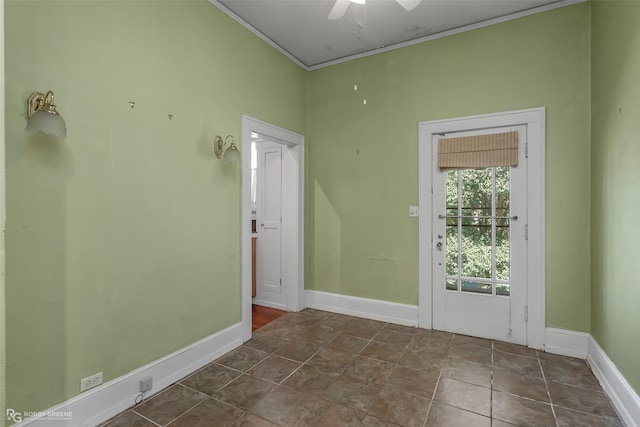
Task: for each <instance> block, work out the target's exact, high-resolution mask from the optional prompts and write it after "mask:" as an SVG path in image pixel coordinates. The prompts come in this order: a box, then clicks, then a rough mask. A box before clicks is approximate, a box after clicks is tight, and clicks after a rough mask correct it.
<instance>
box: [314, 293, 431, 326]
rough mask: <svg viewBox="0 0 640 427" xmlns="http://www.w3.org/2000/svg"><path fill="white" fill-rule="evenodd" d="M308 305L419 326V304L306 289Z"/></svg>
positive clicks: (367, 317)
mask: <svg viewBox="0 0 640 427" xmlns="http://www.w3.org/2000/svg"><path fill="white" fill-rule="evenodd" d="M304 295H305V300H306V302H307V307H309V308H315V309H317V310H324V311H330V312H333V313H340V314H347V315H349V316H356V317H363V318H365V319H371V320H379V321H382V322H388V323H395V324H397V325H405V326H418V306H415V305H409V304H400V303H397V302H389V301H383V300H378V299H371V298H361V297H353V296H349V295H341V294H333V293H329V292H321V291H305V292H304Z"/></svg>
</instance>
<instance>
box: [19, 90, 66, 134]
mask: <svg viewBox="0 0 640 427" xmlns="http://www.w3.org/2000/svg"><path fill="white" fill-rule="evenodd" d="M54 99H55V95H54V94H53V92H52V91H49V92H47V93H46V94H45V93H42V92H33V94H32V95H31V96H30V97H29V99H28V100H27V114H28V117H29V121H28V122H27V127H26V128H25V129H24V130H25V131H27V132H29V133H43V134H45V135H53V136H54V137H56V138H60V139H65V138H66V137H67V125H66V124H65V122H64V119H63V118H62V117H61V116H60V114H58V111H57V110H56V104H55V103H54Z"/></svg>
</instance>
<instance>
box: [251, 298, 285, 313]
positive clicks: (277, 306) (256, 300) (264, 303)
mask: <svg viewBox="0 0 640 427" xmlns="http://www.w3.org/2000/svg"><path fill="white" fill-rule="evenodd" d="M251 303H252V304H255V305H261V306H263V307H269V308H275V309H277V310H284V311H287V306H286V305H284V304H280V303H276V302H270V301H265V300H261V299H259V298H258V297H254V298H253V299H252V300H251Z"/></svg>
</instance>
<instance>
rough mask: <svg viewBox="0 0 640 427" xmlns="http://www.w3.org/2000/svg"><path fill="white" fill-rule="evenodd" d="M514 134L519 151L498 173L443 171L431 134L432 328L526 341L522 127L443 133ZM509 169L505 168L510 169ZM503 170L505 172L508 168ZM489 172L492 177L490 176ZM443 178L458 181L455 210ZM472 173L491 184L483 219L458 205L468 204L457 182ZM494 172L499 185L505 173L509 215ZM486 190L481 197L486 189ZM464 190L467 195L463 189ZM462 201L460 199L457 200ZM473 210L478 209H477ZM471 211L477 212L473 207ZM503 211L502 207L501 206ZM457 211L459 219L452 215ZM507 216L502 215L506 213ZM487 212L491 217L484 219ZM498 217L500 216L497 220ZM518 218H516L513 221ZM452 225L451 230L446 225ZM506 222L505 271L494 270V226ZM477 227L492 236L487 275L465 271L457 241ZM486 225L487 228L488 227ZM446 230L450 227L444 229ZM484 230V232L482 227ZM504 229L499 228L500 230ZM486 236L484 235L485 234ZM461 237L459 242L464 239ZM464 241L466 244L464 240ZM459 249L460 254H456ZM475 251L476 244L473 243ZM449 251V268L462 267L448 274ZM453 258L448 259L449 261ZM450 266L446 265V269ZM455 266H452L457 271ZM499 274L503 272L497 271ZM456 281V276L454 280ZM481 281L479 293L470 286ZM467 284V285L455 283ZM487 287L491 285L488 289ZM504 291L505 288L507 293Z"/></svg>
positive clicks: (524, 159) (463, 134) (524, 191)
mask: <svg viewBox="0 0 640 427" xmlns="http://www.w3.org/2000/svg"><path fill="white" fill-rule="evenodd" d="M512 131H517V132H518V139H519V141H520V144H519V149H518V166H517V167H514V168H507V169H506V170H505V168H502V169H501V170H502V171H503V173H502V174H498V173H496V172H495V169H494V168H485V169H480V170H467V171H466V172H465V171H460V173H458V171H450V172H447V171H442V170H440V168H438V166H437V158H438V142H439V140H440V139H441V138H443V136H442V135H433V137H432V151H433V157H432V161H433V165H432V166H431V170H432V183H433V196H432V197H433V205H432V208H433V212H432V214H431V218H432V230H433V234H434V236H435V238H434V241H433V244H434V247H435V250H434V251H433V261H432V272H433V277H432V283H433V328H434V329H438V330H446V331H449V332H456V333H461V334H465V335H472V336H478V337H482V338H489V339H498V340H501V341H507V342H513V343H517V344H526V342H527V339H526V338H527V337H526V334H527V330H526V322H525V317H524V315H518V314H519V313H524V312H525V310H526V308H525V306H526V304H527V295H526V249H527V242H526V240H525V224H526V222H527V217H526V214H527V206H526V203H527V197H526V194H527V181H526V176H527V159H526V158H525V141H526V127H525V126H517V127H506V128H494V129H482V130H475V131H470V132H456V133H455V134H447V135H446V136H447V137H450V136H455V137H464V136H476V135H483V134H494V133H502V132H512ZM509 169H510V170H509ZM507 171H508V172H507ZM494 175H495V176H496V178H495V179H494V178H493V177H494ZM447 176H449V179H452V178H454V177H455V178H456V180H455V181H454V182H456V181H457V183H458V186H459V188H458V190H459V193H458V197H460V200H459V201H458V203H455V205H456V206H457V211H456V212H454V211H452V210H451V209H447V207H448V206H446V194H445V189H446V182H447ZM465 176H466V177H469V178H470V177H473V176H485V177H487V178H488V177H490V176H491V177H492V179H494V184H493V185H492V190H490V191H489V193H491V198H490V199H491V201H490V203H489V205H487V206H485V207H484V209H481V211H482V213H481V214H479V215H482V216H485V218H484V219H483V220H477V219H476V218H469V213H470V212H471V211H472V209H470V208H466V209H465V208H463V206H465V205H466V204H467V203H468V202H465V201H463V200H462V199H466V198H465V197H464V195H463V193H465V192H464V191H463V187H464V186H463V185H462V183H463V182H464V180H463V179H462V177H465ZM497 176H501V177H502V178H503V179H501V180H500V181H501V182H502V183H504V182H505V181H506V179H505V178H506V176H508V181H507V182H508V183H509V191H508V194H509V198H508V201H509V203H508V215H507V214H504V213H499V212H498V206H497V200H496V199H497V197H496V193H495V191H496V186H497V183H496V181H498V179H497ZM483 193H485V196H486V195H488V194H489V193H486V192H483ZM467 194H468V193H467ZM460 202H462V203H460ZM476 208H477V207H476ZM473 211H476V212H479V211H477V210H476V209H473ZM501 212H502V210H501ZM458 215H462V216H463V217H462V218H461V217H457V216H458ZM505 215H506V217H505ZM471 216H472V217H476V214H472V215H471ZM486 216H489V217H494V218H486ZM495 217H500V218H501V219H496V218H495ZM515 218H517V219H515ZM448 221H449V223H453V224H455V226H454V227H453V228H452V227H451V226H450V227H447V226H446V224H447V222H448ZM465 222H466V223H467V224H469V223H478V224H480V223H482V224H483V225H485V226H486V225H489V224H490V225H491V227H482V228H481V227H477V228H476V227H474V226H469V227H465V226H463V224H464V223H465ZM498 224H500V225H506V226H508V230H509V232H508V234H509V241H510V244H509V258H510V259H509V263H508V264H509V267H508V269H507V270H506V271H502V270H503V269H504V268H503V269H500V268H497V267H498V266H497V265H496V258H497V255H496V252H497V249H498V248H497V247H496V237H497V235H498V228H497V225H498ZM474 228H475V229H476V233H478V232H480V233H487V232H488V234H489V235H491V237H490V239H491V240H492V246H491V248H489V250H488V251H487V249H486V248H485V249H483V252H485V253H484V255H487V252H488V255H489V257H488V258H489V259H486V258H485V259H484V260H485V263H486V261H489V260H490V261H489V262H490V263H491V264H490V265H486V267H489V268H487V271H486V273H489V274H488V275H487V274H485V275H481V276H471V277H469V273H468V272H465V269H466V267H467V266H465V263H464V262H462V263H461V265H458V263H459V262H460V261H461V260H463V259H464V254H465V251H466V250H468V249H467V248H465V247H464V245H462V244H460V243H462V241H460V238H461V237H462V235H464V233H465V231H463V230H467V229H470V230H473V229H474ZM487 228H488V229H487ZM448 229H449V230H448ZM481 230H483V231H481ZM448 231H452V232H453V233H454V234H455V235H456V236H457V237H456V238H455V240H456V244H455V246H453V247H449V244H448V240H449V239H448V238H447V236H448V234H447V232H448ZM503 233H504V232H503ZM485 236H486V234H485ZM463 241H464V240H463ZM466 242H469V241H468V240H466ZM459 249H460V250H461V252H459ZM476 249H477V247H476ZM449 252H450V253H451V254H452V255H458V257H455V256H454V258H453V260H455V259H456V258H457V261H458V262H454V263H455V264H456V265H455V266H453V265H452V266H453V267H456V268H457V267H461V268H460V271H454V272H447V271H446V270H447V265H448V263H447V258H446V255H447V253H449ZM452 262H453V261H452ZM452 266H449V268H451V267H452ZM456 268H454V270H455V269H456ZM501 273H502V274H501ZM445 277H451V278H452V279H454V280H451V279H450V280H449V282H450V284H451V285H453V284H456V285H457V286H459V289H458V290H447V289H445V280H446V279H445ZM456 278H457V279H460V280H459V282H460V283H457V282H458V280H455V279H456ZM477 283H483V284H486V288H484V289H483V290H482V292H488V293H478V292H479V290H478V289H477V288H476V287H474V286H471V285H472V284H477ZM462 284H466V285H467V286H460V285H462ZM489 285H491V289H487V288H488V287H489ZM499 286H503V287H504V288H502V289H503V292H498V288H499ZM507 289H508V291H507ZM505 291H506V293H508V294H509V295H508V296H504V295H499V294H500V293H505Z"/></svg>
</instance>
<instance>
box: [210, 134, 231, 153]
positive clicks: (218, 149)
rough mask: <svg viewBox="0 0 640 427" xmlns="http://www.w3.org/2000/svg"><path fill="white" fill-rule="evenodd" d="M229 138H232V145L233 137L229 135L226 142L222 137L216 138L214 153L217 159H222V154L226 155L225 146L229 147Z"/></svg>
mask: <svg viewBox="0 0 640 427" xmlns="http://www.w3.org/2000/svg"><path fill="white" fill-rule="evenodd" d="M229 138H231V143H230V144H233V136H232V135H227V137H226V138H225V139H224V141H223V140H222V137H221V136H220V135H216V137H215V138H214V139H213V152H214V153H215V155H216V157H217V158H219V159H221V158H222V154H223V153H224V146H225V145H227V140H228V139H229Z"/></svg>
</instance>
